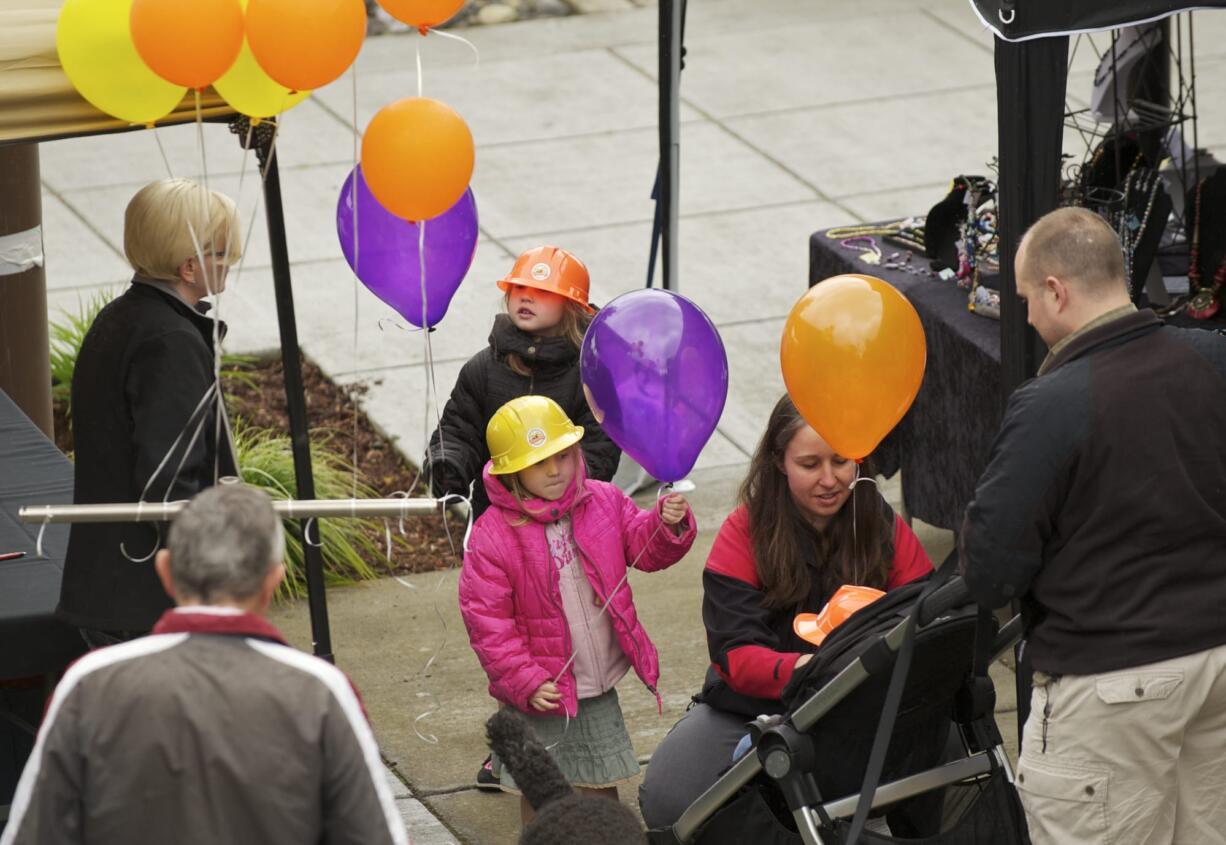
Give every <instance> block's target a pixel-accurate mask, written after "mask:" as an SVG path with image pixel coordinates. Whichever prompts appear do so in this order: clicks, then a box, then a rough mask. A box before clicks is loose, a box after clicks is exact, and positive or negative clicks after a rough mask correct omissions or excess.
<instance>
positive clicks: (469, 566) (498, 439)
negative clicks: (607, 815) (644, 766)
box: [460, 396, 696, 822]
mask: <svg viewBox="0 0 1226 845" xmlns="http://www.w3.org/2000/svg"><path fill="white" fill-rule="evenodd" d="M584 436H585V432H584V429H583V428H582V427H580V426H577V425H575V424H574V423H573V422H571V420H570V418H569V417H567V415H566V413H565V412H564V411H563V410H562V408H561V407H559V406H558V404H557V403H556V402H554V401H553V400H552V399H549V398H547V397H544V396H522V397H519V398H518V399H513V400H511V401H510V402H508V403H506V404H505V405H503V406H502V407H501V408H499V409H498V411H497V413H495V414H494V416H493V418H492V419H491V420H490V423H489V426H488V427H487V429H486V440H487V445H488V447H489V452H490V455H491V456H492V457H491V460H490V462H489V463H488V464H487V465H486V467H485V472H484V481H485V488H486V493H487V494H488V496H489V499H490V508H489V510H487V511H486V512H485V514H483V515H482V516H481V518H480V519H478V520H477V522H476V524H475V525H474V526H473V531H472V536H471V538H470V540H469V546H468V551H467V553H466V554H465V556H464V567H463V569H462V570H461V573H460V613H461V615H462V616H463V617H464V624H465V626H466V627H467V628H468V634H469V640H470V642H471V644H472V647H473V650H474V651H475V652H476V653H477V658H478V659H479V660H480V661H481V665H482V667H483V668H484V669H485V672H486V674H487V675H488V676H489V681H490V684H489V690H490V694H491V695H493V696H494V697H495V698H496V699H498V700H499V701H500V702H502V703H503V704H505V705H507V706H510V707H514V708H516V709H517V710H519V711H521V712H522V713H524V714H526V716H527V717H528V721H529V722H530V724H531V726H532V729H533V731H534V732H535V733H536V735H537V737H538V738H539V739H540V740H541V742H542V743H544V744H545V745H546V746H548V747H550V748H551V749H552V751H553V754H554V756H555V758H556V759H557V761H558V765H559V767H560V768H561V769H562V772H563V773H564V774H565V775H566V777H567V779H568V780H569V781H570V782H571V784H572V785H574V786H576V787H578V788H580V789H586V790H591V791H594V792H595V793H597V794H600V795H607V796H608V797H611V798H613V799H616V798H617V784H618V783H620V782H622V781H624V780H626V779H628V778H631V777H633V776H634V775H635V774H637V773H638V771H639V766H638V762H637V761H636V758H635V754H634V749H633V747H631V744H630V736H629V734H628V733H627V732H626V728H625V722H624V720H623V719H622V714H621V707H620V705H619V704H618V699H617V692H616V690H615V689H614V685H615V684H616V683H617V682H618V681H619V680H621V678H622V676H624V675H625V674H626V672H627V671H629V670H630V669H631V668H633V669H634V670H635V672H636V673H637V675H638V676H639V679H640V680H642V682H643V683H644V684H645V685H646V686H647V688H648V690H650V691H651V692H652V693H653V694H655V696H656V699H657V701H659V693H657V692H656V682H657V681H658V680H659V676H660V661H659V658H658V656H657V654H656V649H655V646H653V645H652V643H651V640H650V639H649V638H648V636H647V632H646V631H645V630H644V629H643V625H642V623H641V622H640V621H639V618H638V614H637V613H636V612H635V607H634V599H633V595H632V593H631V591H630V585H629V584H628V583H627V582H626V576H627V573H628V571H629V568H631V567H633V568H637V569H640V570H644V571H649V572H650V571H655V570H659V569H664V568H666V567H668V566H671V565H673V564H674V563H676V562H677V561H678V560H680V559H681V558H682V557H683V556H684V555H685V553H686V552H687V551H688V550H689V548H690V545H691V544H692V543H693V541H694V536H695V533H696V527H695V524H694V518H693V515H692V514H691V513H690V508H689V504H688V503H687V502H686V500H685V498H684V497H682V496H680V495H679V494H672V495H670V496H667V497H665V498H663V499H661V500H660V501H659V502H658V503H657V505H656V507H654V508H652V509H650V510H642V509H640V508H639V507H638V506H636V505H635V504H634V502H633V501H631V500H630V499H629V498H628V497H627V496H626V495H625V494H624V493H622V492H621V490H619V489H618V488H617V487H615V486H614V485H612V484H609V483H607V482H603V481H595V480H593V479H590V478H588V477H587V474H586V470H585V461H584V458H583V452H582V450H581V449H580V448H579V447H580V442H581V441H582V440H583V438H584ZM508 780H509V777H508V775H506V774H504V775H503V781H504V783H503V786H504V787H506V788H509V789H514V788H515V787H514V784H512V783H508V782H507V781H508ZM521 810H522V812H523V815H524V819H525V822H526V821H527V820H528V819H529V818H530V817H531V807H530V806H529V805H528V804H527V802H526V801H524V802H521Z"/></svg>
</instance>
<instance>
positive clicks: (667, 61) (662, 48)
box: [659, 0, 685, 290]
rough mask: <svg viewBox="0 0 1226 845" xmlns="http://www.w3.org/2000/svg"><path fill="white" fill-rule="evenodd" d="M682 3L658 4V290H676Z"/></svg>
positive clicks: (672, 0)
mask: <svg viewBox="0 0 1226 845" xmlns="http://www.w3.org/2000/svg"><path fill="white" fill-rule="evenodd" d="M684 12H685V2H684V0H660V42H659V66H660V67H659V80H660V176H659V208H660V209H662V212H660V213H661V214H662V217H663V221H662V222H663V231H662V233H661V234H662V237H661V256H662V267H661V274H660V276H661V287H663V288H664V289H665V290H677V289H678V277H677V246H678V241H677V224H678V210H677V209H678V200H679V198H680V189H681V98H680V96H679V94H678V92H679V91H680V89H681V37H682V29H683V23H684Z"/></svg>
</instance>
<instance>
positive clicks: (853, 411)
mask: <svg viewBox="0 0 1226 845" xmlns="http://www.w3.org/2000/svg"><path fill="white" fill-rule="evenodd" d="M926 357H927V347H926V344H925V342H924V329H923V327H922V326H921V325H920V320H919V315H918V314H916V313H915V308H914V307H913V306H912V305H911V303H910V302H908V301H907V299H906V297H904V296H903V295H902V294H901V293H899V292H898V291H897V290H896V289H895V288H894V287H892V286H891V285H889V284H887V283H886V282H883V281H882V280H881V279H877V278H874V277H873V276H860V275H847V276H835V277H834V278H831V279H826V280H825V281H824V282H819V283H817V284H816V285H814V286H813V287H812V288H810V289H809V291H808V292H807V293H806V294H805V295H804V296H802V297H801V298H800V299H799V300H798V301H797V302H796V304H795V305H794V306H793V307H792V313H791V314H789V315H788V319H787V323H785V324H784V327H783V342H782V344H781V347H780V350H779V359H780V363H781V364H782V366H783V382H784V384H785V385H787V389H788V395H789V396H791V397H792V401H793V402H794V403H795V405H796V409H797V410H798V411H800V415H801V416H802V417H804V418H805V421H806V422H808V423H809V425H810V426H812V427H813V430H814V431H816V432H817V433H818V434H819V435H821V437H822V439H823V440H825V441H826V442H827V443H828V444H830V448H831V449H833V450H834V451H835V452H837V453H838V454H840V455H842V456H843V457H845V458H852V459H854V460H857V461H858V460H861V459H863V458H865V457H866V456H867V455H868V454H869V453H870V452H872V451H873V449H875V448H877V444H878V443H880V442H881V441H882V439H883V438H884V437H885V436H886V435H887V434H889V433H890V430H891V429H893V428H894V426H895V425H897V424H898V421H899V420H901V419H902V417H903V414H905V413H906V412H907V408H909V407H911V402H912V401H914V399H915V395H916V394H917V393H918V392H919V388H920V383H921V382H922V381H923V380H924V363H925V360H926Z"/></svg>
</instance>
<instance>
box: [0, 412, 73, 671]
mask: <svg viewBox="0 0 1226 845" xmlns="http://www.w3.org/2000/svg"><path fill="white" fill-rule="evenodd" d="M71 503H72V463H71V462H70V461H69V460H68V459H67V458H65V457H64V455H63V454H62V453H61V452H60V451H59V449H57V448H55V444H54V443H52V442H51V441H49V440H48V439H47V438H46V437H44V436H43V434H42V432H41V431H39V430H38V428H37V427H35V425H34V424H33V423H32V422H30V419H29V417H27V416H26V415H25V414H24V413H22V412H21V410H20V409H19V408H18V407H17V406H16V405H14V404H13V402H12V400H11V399H9V397H8V396H6V395H5V394H4V393H3V392H2V391H0V554H3V553H5V552H25V553H26V556H25V557H23V558H20V559H18V560H7V561H0V681H2V680H8V679H12V678H22V677H28V676H31V675H42V674H49V673H54V672H58V671H60V670H61V669H63V668H64V666H66V665H67V664H68V663H69V662H70V661H71V660H72V659H73V658H75V657H76V656H77V655H79V654H81V653H82V652H83V651H84V644H83V643H82V641H81V637H80V635H79V634H78V633H77V631H76V629H75V628H70V627H68V626H67V625H65V624H64V623H62V622H60V621H59V620H57V619H56V618H55V617H54V613H55V607H56V604H58V602H59V599H60V578H61V576H62V574H63V571H64V552H65V550H66V549H67V546H68V526H67V525H48V526H47V530H46V533H45V534H44V535H43V553H44V554H45V557H42V558H40V557H38V556H37V555H36V554H35V550H36V548H37V539H38V529H39V526H37V525H24V524H22V523H21V522H18V521H17V510H18V509H19V508H20V507H22V506H23V505H43V504H48V505H50V504H71Z"/></svg>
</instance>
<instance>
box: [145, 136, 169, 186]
mask: <svg viewBox="0 0 1226 845" xmlns="http://www.w3.org/2000/svg"><path fill="white" fill-rule="evenodd" d="M149 132H150V133H151V134H152V135H153V140H154V141H155V142H157V145H158V152H159V153H161V155H162V164H164V165H165V166H166V178H167V179H173V178H175V173H174V170H173V169H172V168H171V166H170V159H169V158H167V156H166V148H165V147H163V146H162V136H161V134H159V133H158V131H157V129H156V128H155V127H152V126H151V127H149Z"/></svg>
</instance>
